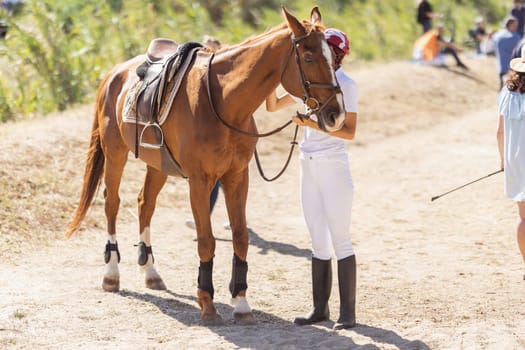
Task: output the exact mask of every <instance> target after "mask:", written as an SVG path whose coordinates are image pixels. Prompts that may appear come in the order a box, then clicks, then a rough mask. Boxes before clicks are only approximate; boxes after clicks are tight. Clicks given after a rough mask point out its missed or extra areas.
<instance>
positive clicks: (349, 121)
mask: <svg viewBox="0 0 525 350" xmlns="http://www.w3.org/2000/svg"><path fill="white" fill-rule="evenodd" d="M292 120H293V121H294V123H296V124H297V125H300V126H308V127H310V128H314V129H317V130H321V129H319V126H317V122H315V121H313V120H311V119H304V120H301V119H300V118H298V117H293V119H292ZM356 126H357V113H355V112H346V119H345V122H344V124H343V127H342V128H341V129H339V130H337V131H333V132H329V133H328V134H330V135H332V136H335V137H339V138H342V139H345V140H352V139H353V138H354V137H355V131H356Z"/></svg>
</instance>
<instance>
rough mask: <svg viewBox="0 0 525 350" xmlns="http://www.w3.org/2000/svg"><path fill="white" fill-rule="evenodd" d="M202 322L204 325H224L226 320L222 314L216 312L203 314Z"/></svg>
mask: <svg viewBox="0 0 525 350" xmlns="http://www.w3.org/2000/svg"><path fill="white" fill-rule="evenodd" d="M201 319H202V324H203V326H207V327H209V326H223V325H224V321H223V320H222V317H221V315H218V314H215V315H207V316H204V315H203V316H201Z"/></svg>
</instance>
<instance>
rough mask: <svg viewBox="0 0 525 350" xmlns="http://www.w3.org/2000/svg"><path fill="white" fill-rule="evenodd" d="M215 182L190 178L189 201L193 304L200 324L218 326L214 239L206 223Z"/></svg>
mask: <svg viewBox="0 0 525 350" xmlns="http://www.w3.org/2000/svg"><path fill="white" fill-rule="evenodd" d="M214 185H215V180H211V179H207V178H199V179H195V178H190V200H191V209H192V212H193V218H194V220H195V225H196V229H197V249H198V253H199V258H200V265H199V276H198V278H197V283H198V289H197V303H198V304H199V306H200V308H201V310H202V311H201V320H202V321H203V323H204V324H205V325H221V324H223V321H222V318H221V316H220V315H219V314H217V310H216V309H215V305H214V304H213V294H214V289H213V257H214V255H215V237H213V233H212V229H211V220H210V193H211V190H212V188H213V186H214Z"/></svg>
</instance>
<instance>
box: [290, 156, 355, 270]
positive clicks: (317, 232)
mask: <svg viewBox="0 0 525 350" xmlns="http://www.w3.org/2000/svg"><path fill="white" fill-rule="evenodd" d="M300 161H301V203H302V206H303V213H304V218H305V221H306V225H307V227H308V231H309V232H310V236H311V239H312V255H313V256H314V257H315V258H317V259H322V260H328V259H330V258H331V256H332V248H333V251H334V253H335V256H336V258H337V260H341V259H344V258H347V257H349V256H351V255H354V249H353V247H352V241H351V236H350V219H351V212H352V200H353V195H354V184H353V181H352V174H351V173H350V163H349V161H348V156H347V154H346V153H342V152H341V153H332V154H330V153H328V152H327V153H325V154H319V155H316V154H301V157H300Z"/></svg>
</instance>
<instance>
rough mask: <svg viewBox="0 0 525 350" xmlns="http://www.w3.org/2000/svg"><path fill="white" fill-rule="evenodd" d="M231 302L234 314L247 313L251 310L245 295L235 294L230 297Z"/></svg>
mask: <svg viewBox="0 0 525 350" xmlns="http://www.w3.org/2000/svg"><path fill="white" fill-rule="evenodd" d="M231 303H232V305H233V313H234V314H248V313H250V312H252V309H251V307H250V305H248V300H246V297H240V296H237V297H235V298H232V300H231Z"/></svg>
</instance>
